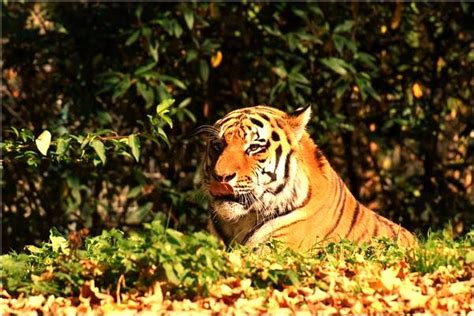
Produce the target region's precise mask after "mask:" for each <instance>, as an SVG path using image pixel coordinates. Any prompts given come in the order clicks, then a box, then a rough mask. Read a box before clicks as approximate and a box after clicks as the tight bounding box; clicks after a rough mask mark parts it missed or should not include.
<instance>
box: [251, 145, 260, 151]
mask: <svg viewBox="0 0 474 316" xmlns="http://www.w3.org/2000/svg"><path fill="white" fill-rule="evenodd" d="M259 148H260V145H257V144H252V145H250V146H249V150H250V151H255V150H257V149H259Z"/></svg>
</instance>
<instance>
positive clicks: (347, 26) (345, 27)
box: [334, 20, 354, 33]
mask: <svg viewBox="0 0 474 316" xmlns="http://www.w3.org/2000/svg"><path fill="white" fill-rule="evenodd" d="M353 26H354V21H351V20H347V21H345V22H344V23H341V24H339V25H338V26H336V27H335V28H334V33H343V32H348V31H350V30H351V29H352V27H353Z"/></svg>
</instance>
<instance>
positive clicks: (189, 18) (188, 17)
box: [183, 8, 194, 30]
mask: <svg viewBox="0 0 474 316" xmlns="http://www.w3.org/2000/svg"><path fill="white" fill-rule="evenodd" d="M183 15H184V21H185V22H186V25H187V26H188V29H190V30H192V29H193V26H194V13H193V11H192V10H190V9H188V8H186V10H184V12H183Z"/></svg>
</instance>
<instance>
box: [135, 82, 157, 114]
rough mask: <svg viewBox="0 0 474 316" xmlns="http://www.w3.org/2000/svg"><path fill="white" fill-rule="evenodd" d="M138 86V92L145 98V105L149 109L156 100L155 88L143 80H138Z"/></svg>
mask: <svg viewBox="0 0 474 316" xmlns="http://www.w3.org/2000/svg"><path fill="white" fill-rule="evenodd" d="M136 87H137V92H138V93H139V94H140V95H141V96H142V97H143V99H144V100H145V107H146V108H147V109H148V108H149V107H150V106H151V105H152V104H153V102H154V101H155V94H154V93H153V88H151V87H150V86H148V85H147V84H144V83H142V82H137V85H136Z"/></svg>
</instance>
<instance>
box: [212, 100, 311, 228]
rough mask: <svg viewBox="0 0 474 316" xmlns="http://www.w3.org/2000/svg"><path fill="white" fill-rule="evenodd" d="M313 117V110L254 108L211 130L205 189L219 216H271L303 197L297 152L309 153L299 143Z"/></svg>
mask: <svg viewBox="0 0 474 316" xmlns="http://www.w3.org/2000/svg"><path fill="white" fill-rule="evenodd" d="M310 116H311V109H310V108H309V107H307V108H306V109H304V110H301V111H299V112H298V113H296V114H293V115H290V114H287V113H285V112H283V111H280V110H278V109H275V108H271V107H268V106H255V107H249V108H243V109H239V110H235V111H232V112H230V113H228V114H227V115H226V116H224V117H223V118H222V119H220V120H218V121H217V122H216V123H215V124H214V125H213V126H208V127H207V131H208V132H209V134H210V137H209V139H208V143H207V147H206V153H205V157H204V165H203V169H204V172H203V174H204V186H205V189H206V190H207V191H208V193H209V195H210V197H211V200H210V206H211V209H212V210H213V211H214V212H216V214H217V215H218V216H220V217H221V218H223V219H224V220H227V221H234V220H237V219H239V218H240V217H242V216H244V215H247V214H249V213H250V212H255V213H256V216H257V218H258V217H259V216H261V217H267V216H272V214H273V212H280V213H281V212H285V210H286V209H287V208H289V207H291V206H292V205H293V204H297V203H299V201H300V200H301V199H303V198H304V196H305V195H306V194H307V192H304V191H306V190H308V189H307V187H308V185H307V183H308V179H307V176H306V175H305V174H303V173H301V172H300V173H299V174H298V171H299V164H300V163H301V161H300V160H301V159H298V153H300V152H301V151H302V150H304V149H302V148H301V144H300V141H301V139H302V137H303V135H304V134H305V133H306V132H305V126H306V124H307V123H308V121H309V119H310ZM307 138H308V137H307ZM302 195H304V196H303V197H301V196H302Z"/></svg>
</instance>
